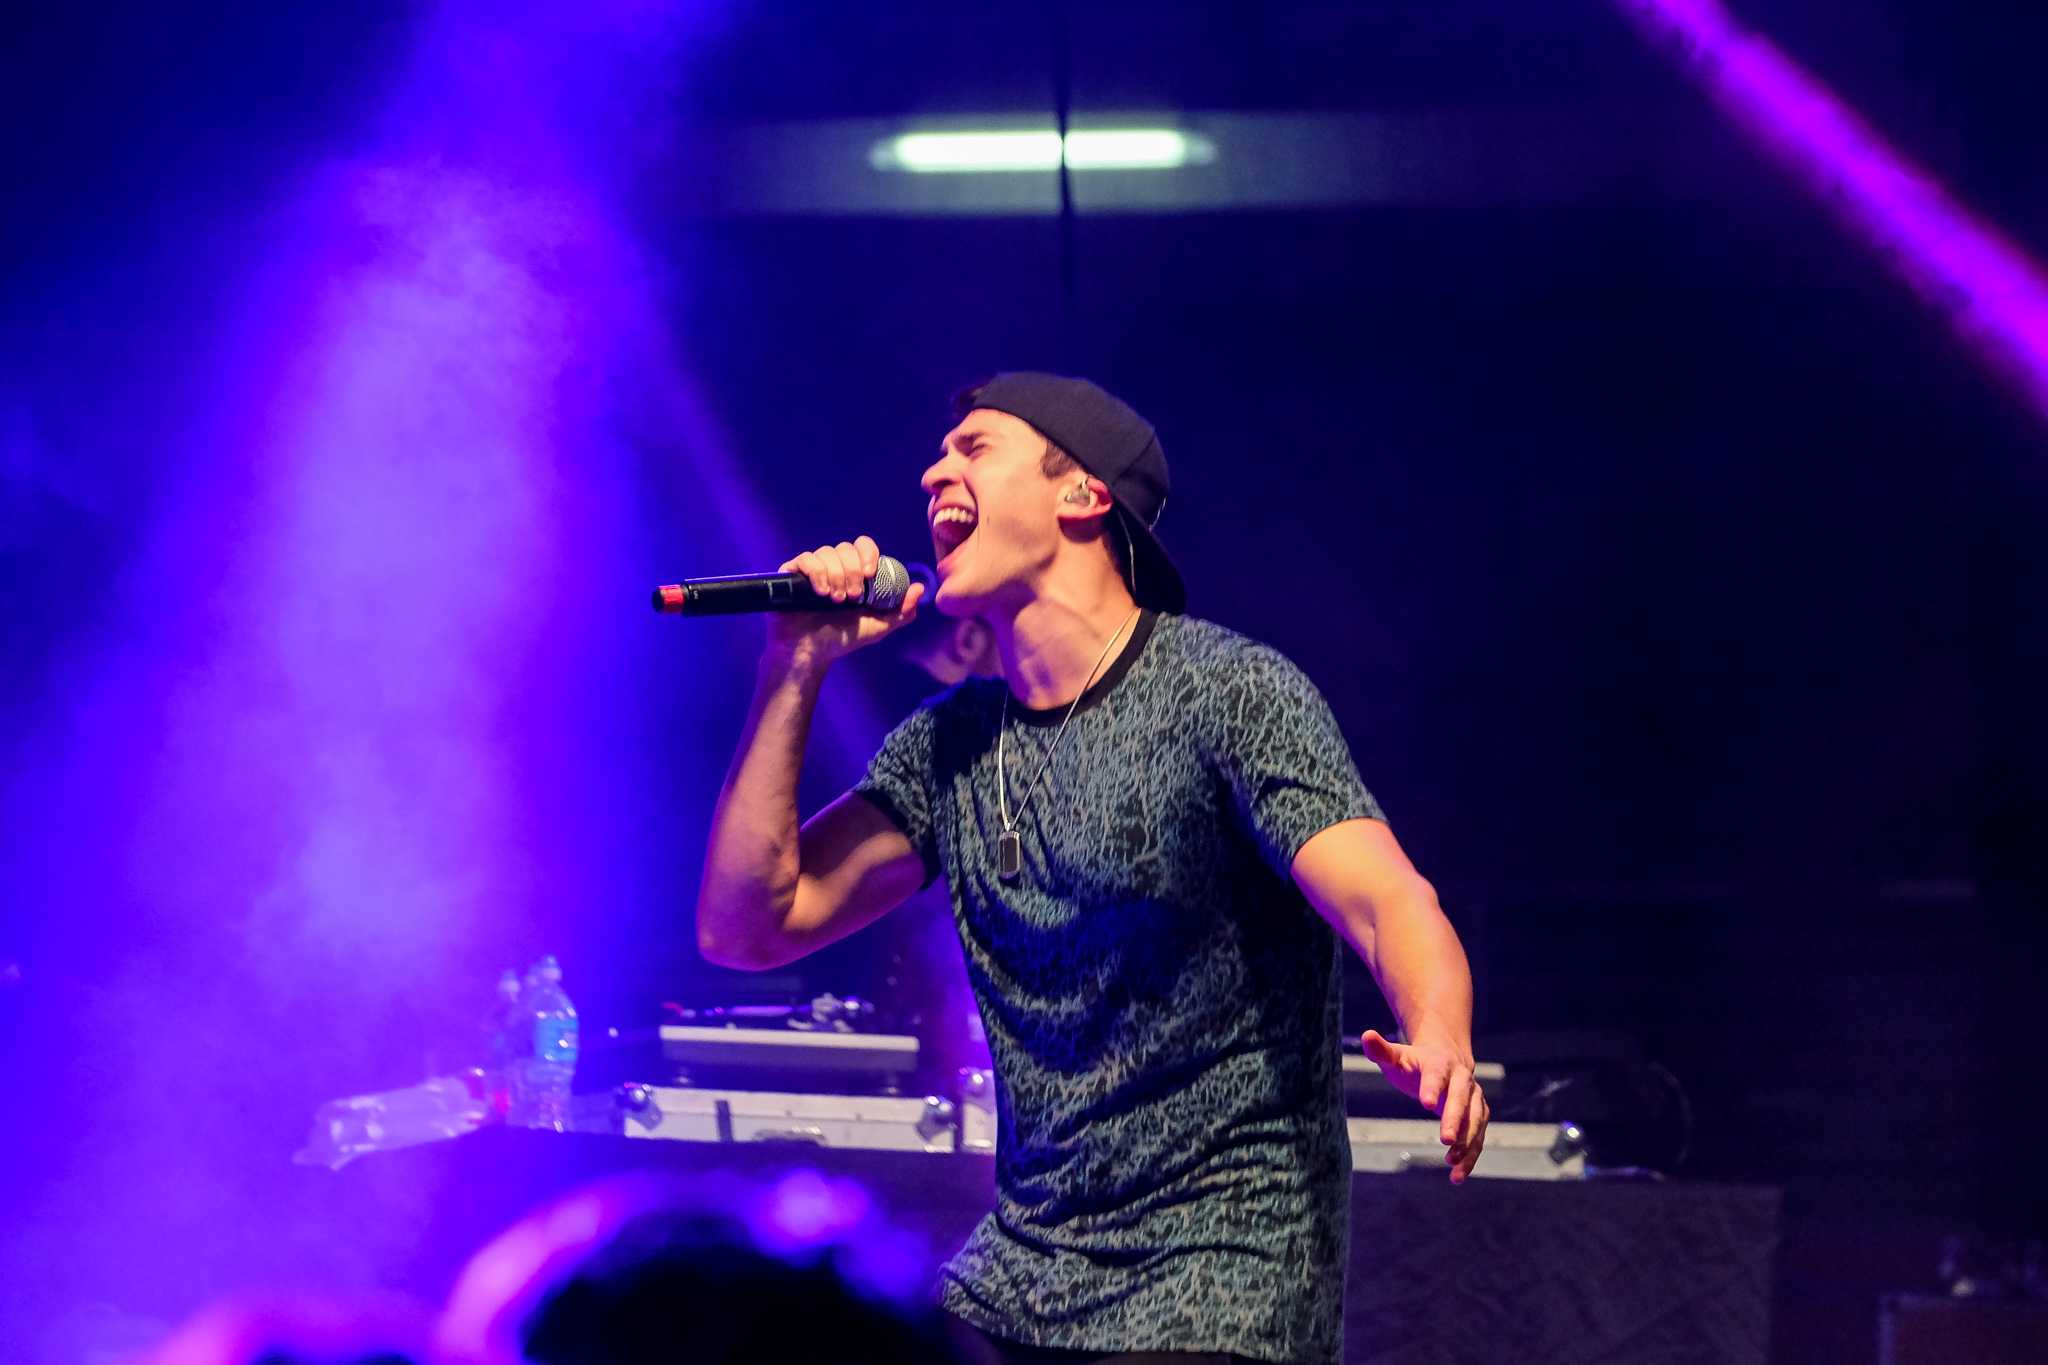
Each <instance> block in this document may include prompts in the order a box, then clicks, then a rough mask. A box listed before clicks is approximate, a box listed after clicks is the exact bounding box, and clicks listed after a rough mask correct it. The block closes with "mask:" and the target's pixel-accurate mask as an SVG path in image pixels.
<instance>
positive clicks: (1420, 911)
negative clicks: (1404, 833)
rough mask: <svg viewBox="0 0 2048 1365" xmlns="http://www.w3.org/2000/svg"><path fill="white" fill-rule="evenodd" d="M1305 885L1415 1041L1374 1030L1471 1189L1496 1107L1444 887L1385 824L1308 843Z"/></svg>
mask: <svg viewBox="0 0 2048 1365" xmlns="http://www.w3.org/2000/svg"><path fill="white" fill-rule="evenodd" d="M1293 872H1294V880H1295V884H1296V885H1298V886H1300V887H1301V889H1302V892H1303V894H1304V895H1306V896H1307V897H1308V899H1309V903H1310V904H1312V905H1314V906H1315V908H1316V910H1317V911H1318V912H1319V913H1320V914H1321V915H1322V916H1323V918H1324V919H1326V920H1328V921H1329V922H1330V923H1331V925H1332V926H1334V927H1335V928H1336V930H1337V932H1338V933H1339V934H1342V935H1343V936H1344V938H1345V939H1346V940H1347V941H1348V942H1349V943H1350V944H1351V946H1352V947H1353V948H1355V949H1357V951H1358V955H1359V956H1360V957H1361V958H1363V959H1364V960H1365V964H1366V966H1368V967H1369V968H1371V969H1372V974H1373V979H1374V980H1375V981H1377V982H1379V987H1380V993H1381V994H1382V995H1384V996H1385V997H1386V998H1387V1003H1388V1004H1389V1005H1391V1006H1393V1009H1394V1014H1395V1016H1396V1017H1397V1018H1399V1019H1400V1021H1401V1030H1402V1032H1403V1033H1404V1034H1406V1035H1407V1038H1408V1041H1407V1042H1406V1043H1405V1044H1404V1043H1393V1042H1389V1041H1388V1040H1387V1039H1385V1038H1383V1037H1381V1036H1380V1035H1379V1033H1378V1032H1377V1031H1376V1030H1372V1029H1368V1030H1366V1033H1365V1038H1364V1043H1365V1052H1366V1056H1367V1057H1369V1058H1371V1059H1372V1060H1373V1061H1374V1062H1377V1063H1378V1064H1379V1066H1380V1069H1381V1070H1382V1071H1383V1072H1385V1073H1386V1076H1387V1079H1388V1080H1390V1081H1392V1082H1393V1084H1394V1085H1395V1086H1397V1087H1399V1088H1400V1089H1401V1090H1402V1091H1404V1092H1406V1093H1407V1094H1408V1095H1409V1096H1411V1097H1412V1098H1414V1099H1415V1100H1417V1101H1419V1102H1420V1103H1421V1104H1422V1105H1423V1107H1424V1108H1426V1109H1428V1110H1429V1111H1430V1112H1431V1113H1433V1114H1437V1115H1439V1116H1440V1117H1441V1118H1442V1125H1441V1130H1440V1134H1439V1135H1440V1137H1441V1139H1442V1141H1443V1143H1444V1145H1445V1146H1446V1147H1448V1148H1449V1149H1450V1150H1449V1152H1448V1154H1447V1158H1446V1159H1447V1160H1448V1161H1449V1162H1450V1166H1451V1180H1452V1181H1453V1182H1454V1183H1462V1182H1463V1181H1464V1179H1465V1177H1467V1176H1468V1175H1470V1174H1471V1173H1472V1166H1473V1163H1474V1162H1476V1161H1478V1160H1479V1153H1480V1150H1481V1148H1482V1147H1484V1146H1485V1143H1486V1122H1487V1118H1488V1107H1487V1103H1486V1096H1485V1095H1484V1094H1483V1093H1481V1091H1480V1089H1479V1086H1478V1082H1477V1081H1476V1079H1475V1078H1474V1076H1473V1058H1472V971H1471V968H1470V966H1469V965H1468V964H1467V963H1466V961H1465V949H1464V947H1463V945H1462V944H1460V943H1459V942H1458V935H1457V933H1456V931H1455V930H1453V929H1452V928H1451V922H1450V921H1449V920H1448V919H1446V918H1445V917H1444V912H1443V909H1442V907H1440V906H1439V905H1438V904H1437V899H1436V889H1435V888H1434V887H1432V886H1431V885H1430V884H1429V883H1428V882H1427V881H1426V880H1424V879H1423V876H1422V874H1421V873H1419V872H1417V871H1416V870H1415V865H1414V864H1413V863H1411V862H1409V861H1408V855H1407V854H1406V853H1404V852H1402V850H1401V846H1400V844H1399V843H1398V842H1396V841H1395V839H1394V832H1393V831H1392V830H1391V829H1389V828H1387V826H1386V825H1385V824H1384V823H1383V822H1381V821H1379V820H1346V821H1343V822H1342V823H1340V824H1335V825H1332V826H1330V827H1329V828H1328V829H1326V830H1323V831H1322V832H1321V833H1320V834H1317V835H1316V836H1314V837H1313V838H1311V839H1310V840H1309V841H1308V842H1307V843H1306V844H1303V845H1302V847H1301V850H1300V852H1298V853H1297V854H1296V855H1295V858H1294V865H1293Z"/></svg>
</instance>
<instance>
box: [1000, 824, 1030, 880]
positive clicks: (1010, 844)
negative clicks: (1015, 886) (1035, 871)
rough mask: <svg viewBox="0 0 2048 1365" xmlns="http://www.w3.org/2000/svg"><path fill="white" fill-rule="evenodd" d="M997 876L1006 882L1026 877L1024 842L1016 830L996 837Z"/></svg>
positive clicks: (1005, 831) (1008, 830)
mask: <svg viewBox="0 0 2048 1365" xmlns="http://www.w3.org/2000/svg"><path fill="white" fill-rule="evenodd" d="M996 875H997V876H998V877H1001V878H1002V879H1003V880H1004V881H1006V882H1014V881H1016V880H1017V878H1019V877H1021V876H1023V875H1024V840H1023V839H1021V838H1020V837H1018V834H1017V831H1016V830H1014V829H1006V830H1004V831H1003V832H1002V833H1001V834H998V835H997V836H996Z"/></svg>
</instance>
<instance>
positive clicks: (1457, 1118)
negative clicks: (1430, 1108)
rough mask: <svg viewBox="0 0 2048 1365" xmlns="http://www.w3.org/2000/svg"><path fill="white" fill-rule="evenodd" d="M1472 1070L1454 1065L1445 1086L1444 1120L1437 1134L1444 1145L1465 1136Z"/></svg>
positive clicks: (1471, 1093)
mask: <svg viewBox="0 0 2048 1365" xmlns="http://www.w3.org/2000/svg"><path fill="white" fill-rule="evenodd" d="M1472 1095H1473V1086H1472V1071H1471V1069H1470V1068H1469V1067H1462V1066H1458V1067H1452V1068H1451V1074H1450V1077H1449V1079H1448V1081H1447V1083H1446V1085H1445V1087H1444V1109H1443V1122H1442V1123H1440V1124H1438V1125H1437V1136H1438V1137H1439V1138H1440V1139H1441V1140H1442V1142H1443V1144H1444V1146H1446V1147H1448V1146H1450V1145H1451V1144H1452V1143H1454V1142H1458V1141H1460V1140H1462V1139H1463V1138H1464V1136H1465V1111H1466V1109H1467V1108H1468V1107H1469V1106H1470V1104H1471V1102H1472Z"/></svg>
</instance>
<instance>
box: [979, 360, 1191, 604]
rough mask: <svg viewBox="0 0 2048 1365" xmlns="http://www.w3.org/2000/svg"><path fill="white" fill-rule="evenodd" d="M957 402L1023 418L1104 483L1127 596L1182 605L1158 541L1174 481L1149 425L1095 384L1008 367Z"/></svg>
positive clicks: (1182, 592) (1174, 571)
mask: <svg viewBox="0 0 2048 1365" xmlns="http://www.w3.org/2000/svg"><path fill="white" fill-rule="evenodd" d="M960 402H961V405H962V406H963V407H964V408H967V409H969V410H971V409H974V408H993V409H994V410H995V411H997V412H1007V413H1009V414H1010V416H1012V417H1017V418H1021V419H1022V420H1024V421H1026V422H1029V423H1030V424H1031V425H1032V426H1033V427H1036V428H1037V429H1038V431H1039V432H1040V433H1041V434H1042V435H1043V436H1044V437H1045V438H1046V439H1047V440H1048V441H1051V442H1052V443H1053V444H1054V445H1056V446H1058V447H1059V448H1060V449H1062V450H1064V451H1066V452H1067V453H1068V454H1069V455H1071V456H1073V457H1074V459H1075V461H1076V462H1077V463H1078V464H1079V465H1080V466H1081V468H1083V469H1085V470H1087V471H1088V472H1089V473H1090V474H1093V475H1094V476H1095V477H1096V478H1098V479H1100V480H1102V481H1103V482H1104V483H1105V484H1107V485H1109V492H1110V496H1111V497H1112V498H1114V499H1115V507H1114V510H1115V512H1116V514H1117V516H1118V518H1119V520H1121V521H1122V523H1123V527H1124V530H1125V532H1126V533H1127V534H1128V535H1129V537H1130V546H1131V577H1132V580H1133V582H1132V585H1131V595H1132V596H1133V597H1135V598H1136V599H1137V600H1138V605H1140V606H1144V607H1151V608H1153V609H1155V610H1158V611H1170V612H1182V611H1186V610H1187V604H1188V590H1187V584H1185V583H1184V582H1182V581H1181V576H1180V570H1179V569H1178V568H1176V567H1175V566H1174V563H1173V560H1172V558H1170V557H1169V556H1168V555H1167V553H1166V546H1164V545H1163V544H1161V543H1160V540H1159V531H1158V527H1159V514H1160V513H1161V512H1162V511H1164V510H1165V509H1166V495H1167V493H1168V492H1169V491H1170V489H1171V484H1172V481H1171V480H1170V479H1169V478H1168V477H1167V473H1166V452H1165V451H1163V450H1161V449H1160V448H1159V435H1158V433H1157V432H1155V431H1153V430H1152V424H1151V423H1150V422H1147V421H1146V420H1145V419H1144V418H1142V417H1140V416H1139V415H1138V414H1137V413H1136V412H1135V411H1134V410H1133V409H1132V408H1131V405H1130V404H1128V403H1126V402H1124V401H1123V400H1122V399H1121V398H1118V397H1116V396H1115V395H1114V394H1111V393H1109V392H1108V391H1107V390H1105V389H1103V388H1102V387H1101V386H1100V385H1098V384H1092V383H1090V382H1089V381H1087V380H1085V379H1073V378H1070V377H1068V376H1066V375H1059V374H1045V373H1042V372H1040V371H1037V370H1011V371H1007V372H1005V373H1003V374H999V375H997V376H996V377H995V378H993V379H990V380H988V381H987V382H985V383H982V384H979V385H976V386H975V387H973V388H970V389H968V390H966V391H965V392H964V393H962V395H961V399H960Z"/></svg>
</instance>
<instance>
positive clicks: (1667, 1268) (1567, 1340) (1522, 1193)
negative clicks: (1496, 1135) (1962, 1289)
mask: <svg viewBox="0 0 2048 1365" xmlns="http://www.w3.org/2000/svg"><path fill="white" fill-rule="evenodd" d="M994 1165H995V1163H994V1162H993V1161H991V1160H989V1159H988V1158H986V1157H975V1156H962V1155H933V1154H927V1153H922V1152H875V1151H852V1150H837V1149H832V1148H804V1147H798V1148H791V1147H782V1146H769V1147H753V1146H746V1145H721V1144H711V1143H691V1142H634V1141H629V1140H627V1139H624V1138H615V1137H608V1136H603V1135H594V1134H574V1133H571V1134H559V1133H542V1132H526V1131H520V1130H506V1129H496V1130H486V1131H484V1132H481V1133H476V1134H472V1135H471V1136H469V1137H465V1138H461V1139H458V1140H456V1141H453V1142H445V1143H436V1144H431V1145H428V1146H423V1147H415V1148H410V1149H408V1150H405V1151H399V1152H387V1153H382V1154H379V1155H376V1156H371V1157H366V1158H364V1159H362V1160H361V1161H358V1162H356V1163H355V1164H353V1165H352V1166H349V1167H348V1168H346V1169H344V1170H342V1171H340V1172H326V1171H308V1172H306V1179H307V1181H308V1188H307V1194H308V1198H309V1207H308V1209H307V1213H308V1214H309V1216H313V1217H316V1218H319V1219H320V1220H322V1221H323V1222H327V1223H328V1224H330V1228H331V1235H332V1236H334V1237H336V1238H338V1239H343V1242H344V1244H345V1245H347V1246H348V1248H349V1251H348V1257H349V1260H350V1261H351V1262H353V1264H354V1265H356V1266H358V1267H362V1266H366V1265H374V1266H375V1267H376V1269H375V1272H374V1275H373V1276H372V1278H374V1280H376V1281H377V1282H380V1283H382V1284H384V1285H386V1286H388V1287H391V1288H397V1289H403V1290H407V1291H409V1292H413V1293H416V1294H419V1295H421V1296H423V1297H426V1298H428V1299H430V1300H435V1301H438V1299H439V1298H440V1297H441V1296H442V1295H444V1294H445V1292H446V1290H447V1288H448V1285H449V1283H450V1282H451V1280H452V1278H453V1276H454V1273H455V1271H456V1270H457V1269H458V1268H459V1266H460V1265H461V1263H462V1261H463V1260H464V1259H465V1258H466V1257H467V1255H468V1254H469V1253H470V1252H471V1251H473V1250H474V1249H475V1248H476V1247H477V1246H478V1245H480V1244H481V1243H482V1242H483V1241H484V1240H486V1239H487V1238H488V1237H490V1236H491V1235H493V1234H494V1233H496V1232H497V1231H499V1230H500V1229H502V1228H503V1227H505V1226H506V1225H508V1224H509V1223H511V1222H512V1221H513V1220H514V1219H515V1218H517V1217H518V1216H519V1215H520V1214H522V1213H524V1212H526V1211H527V1210H528V1209H530V1208H532V1207H533V1206H534V1205H535V1204H537V1203H539V1202H540V1201H542V1200H545V1199H547V1198H549V1197H551V1196H554V1195H558V1194H561V1193H563V1192H565V1191H567V1190H569V1189H571V1188H573V1187H574V1186H575V1185H577V1184H579V1183H581V1182H583V1181H585V1180H590V1179H594V1178H597V1177H599V1176H604V1175H612V1174H618V1173H622V1172H626V1171H650V1170H651V1171H664V1172H674V1173H689V1172H701V1173H706V1174H709V1173H713V1172H721V1173H737V1174H742V1175H754V1176H767V1175H773V1174H774V1173H776V1172H779V1171H784V1170H788V1169H791V1168H794V1167H799V1166H808V1167H812V1168H815V1169H817V1170H819V1171H822V1172H824V1173H826V1174H828V1175H831V1176H835V1177H842V1178H850V1179H853V1180H857V1181H860V1182H861V1183H862V1184H864V1185H865V1186H867V1187H868V1189H869V1190H870V1191H871V1192H872V1194H873V1195H874V1196H875V1198H876V1199H877V1200H878V1201H879V1202H880V1204H881V1205H882V1207H884V1208H885V1209H886V1210H888V1212H889V1214H890V1217H891V1219H892V1221H893V1222H894V1223H896V1224H897V1225H898V1226H899V1227H900V1228H901V1229H903V1230H904V1231H906V1232H909V1233H911V1234H913V1235H915V1236H916V1237H918V1238H920V1239H922V1241H923V1243H924V1245H925V1246H926V1247H927V1248H928V1250H929V1254H930V1256H931V1258H932V1261H933V1264H934V1265H936V1264H937V1262H938V1260H939V1259H941V1258H942V1257H943V1256H945V1255H946V1254H947V1253H949V1252H950V1251H951V1250H952V1249H953V1248H954V1247H956V1246H958V1245H959V1243H960V1241H961V1240H962V1239H963V1238H965V1237H966V1235H967V1232H968V1230H969V1229H970V1228H972V1227H973V1226H974V1224H975V1222H976V1221H977V1220H978V1219H979V1218H980V1217H981V1215H982V1214H983V1213H984V1212H986V1211H987V1210H988V1208H989V1206H990V1202H991V1199H992V1181H993V1175H994ZM316 1206H317V1207H316ZM1351 1219H1352V1232H1351V1267H1350V1270H1351V1274H1350V1282H1349V1287H1348V1289H1347V1292H1346V1295H1345V1304H1344V1318H1345V1339H1346V1347H1345V1360H1346V1362H1347V1365H1362V1363H1363V1362H1371V1363H1372V1365H1464V1362H1472V1365H1499V1363H1500V1362H1523V1361H1528V1362H1554V1361H1566V1360H1568V1361H1571V1362H1573V1365H1636V1363H1637V1362H1645V1361H1656V1362H1659V1365H1679V1363H1680V1362H1683V1363H1685V1365H1692V1363H1693V1362H1698V1365H1709V1363H1710V1362H1713V1363H1715V1365H1718V1363H1720V1362H1729V1363H1731V1365H1732V1363H1734V1362H1742V1365H1763V1362H1764V1361H1765V1360H1766V1357H1767V1353H1768V1349H1769V1341H1770V1293H1771V1274H1772V1260H1773V1253H1774V1251H1775V1249H1776V1245H1777V1236H1778V1192H1777V1191H1776V1190H1769V1189H1756V1188H1747V1187H1739V1186H1720V1185H1690V1184H1677V1183H1668V1184H1667V1183H1610V1182H1605V1181H1600V1180H1587V1181H1554V1182H1553V1181H1523V1180H1473V1181H1470V1182H1468V1183H1467V1184H1465V1185H1463V1186H1461V1187H1455V1188H1454V1187H1453V1186H1451V1185H1450V1184H1449V1183H1448V1182H1447V1181H1446V1180H1444V1179H1443V1178H1442V1177H1440V1176H1436V1175H1419V1174H1407V1175H1360V1176H1357V1177H1355V1179H1354V1184H1353V1187H1352V1199H1351Z"/></svg>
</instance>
